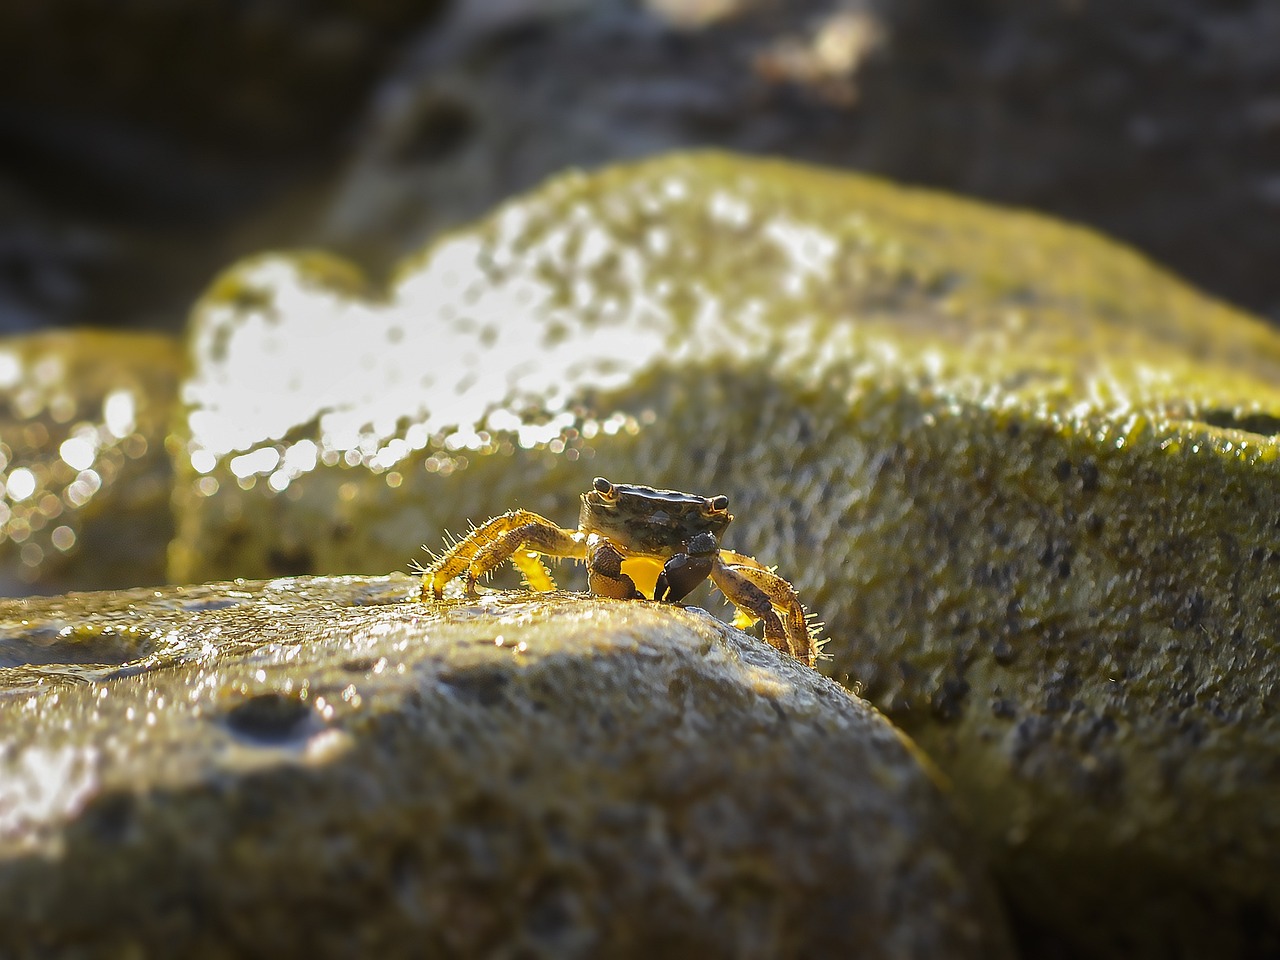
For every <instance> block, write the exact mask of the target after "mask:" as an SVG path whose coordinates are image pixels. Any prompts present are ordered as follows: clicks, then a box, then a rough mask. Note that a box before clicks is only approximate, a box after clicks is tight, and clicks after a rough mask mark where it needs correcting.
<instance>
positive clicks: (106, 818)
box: [80, 793, 137, 843]
mask: <svg viewBox="0 0 1280 960" xmlns="http://www.w3.org/2000/svg"><path fill="white" fill-rule="evenodd" d="M136 806H137V800H136V799H135V798H134V796H133V795H132V794H128V793H111V794H106V795H104V796H101V797H98V798H97V799H95V800H94V801H93V802H92V803H90V804H89V805H88V806H87V807H85V808H84V812H83V813H81V814H80V826H81V827H83V828H84V829H85V830H87V831H88V832H89V833H90V834H92V835H93V836H94V837H96V838H97V839H98V840H99V841H101V842H103V843H121V842H123V841H124V840H125V839H126V838H127V837H128V835H129V831H130V829H131V828H132V826H133V822H134V813H135V809H136Z"/></svg>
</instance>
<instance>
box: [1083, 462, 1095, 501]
mask: <svg viewBox="0 0 1280 960" xmlns="http://www.w3.org/2000/svg"><path fill="white" fill-rule="evenodd" d="M1080 489H1081V490H1083V491H1084V492H1085V493H1093V492H1094V491H1095V490H1097V489H1098V464H1097V463H1096V462H1095V461H1094V459H1093V458H1092V457H1089V458H1088V459H1086V460H1085V461H1084V462H1083V463H1081V464H1080Z"/></svg>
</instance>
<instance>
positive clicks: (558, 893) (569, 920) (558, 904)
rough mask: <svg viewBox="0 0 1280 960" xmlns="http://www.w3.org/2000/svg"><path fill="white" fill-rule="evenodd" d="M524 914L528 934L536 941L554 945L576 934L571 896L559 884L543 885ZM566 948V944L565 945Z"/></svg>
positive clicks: (535, 893)
mask: <svg viewBox="0 0 1280 960" xmlns="http://www.w3.org/2000/svg"><path fill="white" fill-rule="evenodd" d="M530 899H531V902H530V903H529V906H528V909H527V910H526V911H525V912H524V915H525V923H526V924H527V925H528V928H529V933H530V934H531V935H532V936H533V937H535V938H536V939H538V940H541V941H544V942H546V941H550V942H551V943H555V942H556V941H559V940H562V939H564V938H565V937H566V935H571V934H574V933H576V932H577V926H578V925H577V924H575V923H574V913H575V911H574V910H573V895H572V893H570V891H569V890H567V889H565V888H564V887H563V886H562V885H560V884H559V883H544V884H543V885H542V887H540V888H539V889H538V890H536V891H535V892H534V894H533V896H532V898H530ZM565 945H566V946H568V944H567V943H566V944H565Z"/></svg>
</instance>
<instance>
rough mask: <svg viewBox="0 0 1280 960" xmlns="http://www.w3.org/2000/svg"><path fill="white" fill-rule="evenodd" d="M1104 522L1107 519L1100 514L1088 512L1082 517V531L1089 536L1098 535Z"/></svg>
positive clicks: (1105, 522)
mask: <svg viewBox="0 0 1280 960" xmlns="http://www.w3.org/2000/svg"><path fill="white" fill-rule="evenodd" d="M1106 524H1107V521H1106V520H1104V519H1103V517H1102V516H1101V515H1100V514H1097V513H1093V512H1090V513H1088V514H1087V515H1086V516H1085V518H1084V532H1085V533H1087V534H1089V536H1091V537H1096V536H1099V535H1101V533H1102V528H1103V527H1105V526H1106Z"/></svg>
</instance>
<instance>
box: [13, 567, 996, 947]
mask: <svg viewBox="0 0 1280 960" xmlns="http://www.w3.org/2000/svg"><path fill="white" fill-rule="evenodd" d="M415 588H416V583H415V582H414V581H412V580H410V579H408V578H405V577H391V578H372V579H358V578H334V579H293V580H279V581H272V582H266V583H255V582H237V583H233V584H220V585H219V584H215V585H210V586H205V587H186V588H183V587H174V588H166V589H163V590H157V591H149V590H148V591H143V590H139V591H124V592H116V593H111V594H104V595H94V594H83V595H69V596H66V597H61V598H52V599H48V600H27V601H5V602H3V603H0V638H2V639H0V643H2V644H3V645H2V646H0V657H2V658H3V660H0V662H2V663H4V664H5V665H4V666H3V667H0V725H2V726H3V728H4V729H5V730H6V737H5V743H4V746H3V748H0V772H2V775H0V903H2V904H3V907H0V915H2V916H3V918H4V923H3V925H0V949H2V950H3V952H4V953H5V955H6V956H14V957H28V956H30V957H36V956H39V957H71V956H89V955H93V956H116V955H121V954H141V955H147V954H155V953H161V952H163V953H174V952H181V953H184V954H185V955H199V956H224V955H225V956H233V955H234V956H244V955H246V954H253V955H258V954H270V955H273V956H303V955H315V954H317V953H318V954H321V955H336V954H339V953H341V954H344V955H350V954H353V953H359V954H370V953H377V954H378V955H386V956H422V955H424V954H430V955H450V956H477V955H481V954H485V955H494V954H500V955H508V954H515V953H519V954H520V955H528V956H547V957H575V956H583V957H586V956H604V955H607V956H654V955H656V954H657V953H659V952H660V953H661V954H662V955H664V956H762V957H763V956H833V955H854V954H856V955H858V956H868V957H881V956H883V957H902V956H937V957H1000V956H1008V955H1010V954H1009V951H1008V943H1007V937H1006V934H1005V931H1004V927H1003V921H1002V919H1001V916H1000V912H999V910H998V908H997V907H995V906H994V901H993V896H992V894H991V891H990V889H989V888H988V886H987V885H986V884H987V881H986V878H985V876H984V874H983V873H982V870H981V866H980V862H979V861H978V860H977V859H976V858H975V857H974V856H973V851H972V847H971V843H970V839H969V838H968V837H967V836H966V835H965V833H964V831H963V830H962V829H960V828H959V827H958V826H957V825H956V823H955V821H954V819H953V818H952V816H951V811H950V809H949V806H948V804H947V802H946V800H945V798H944V795H943V793H942V790H941V789H940V788H939V786H938V785H937V783H935V781H934V780H933V779H932V777H931V776H930V774H929V773H928V771H927V769H926V768H925V767H923V766H922V765H921V763H920V761H919V758H918V754H917V753H916V752H915V751H914V748H912V747H911V746H910V744H909V743H908V742H907V741H906V740H905V739H904V738H903V737H902V736H901V735H900V734H898V733H897V732H896V731H894V730H893V729H892V728H891V727H890V726H889V725H888V724H887V723H886V722H885V721H884V720H883V719H882V718H881V717H880V716H879V715H878V714H876V713H875V712H874V711H873V710H872V709H870V708H869V707H868V706H867V705H866V704H865V703H864V702H862V701H860V700H858V699H856V698H854V697H852V696H851V695H849V694H847V693H846V692H845V691H843V690H842V689H840V688H839V687H838V686H836V685H835V684H833V683H831V682H830V681H827V680H825V679H823V678H821V677H819V676H818V675H817V674H815V673H813V672H812V671H809V670H808V669H807V668H803V667H800V666H798V665H797V664H795V663H794V662H793V661H790V660H788V659H786V658H784V657H780V656H778V655H777V654H776V653H775V652H774V651H772V650H771V649H769V648H767V647H765V646H764V645H763V644H760V643H759V642H757V641H754V640H752V639H750V638H748V637H746V636H745V635H743V634H741V633H739V632H737V631H734V630H732V629H729V628H726V627H724V626H723V625H721V624H720V623H718V622H717V621H715V620H713V619H712V618H710V617H708V616H706V615H705V614H702V613H701V612H698V611H694V610H682V609H680V608H677V607H673V606H669V605H657V604H640V603H637V604H628V603H619V602H608V601H593V600H588V599H586V598H583V597H580V596H569V595H548V596H543V597H538V598H530V597H529V596H528V595H526V594H513V595H505V596H498V595H493V596H489V597H487V598H485V599H483V600H481V601H479V602H476V603H464V604H455V605H447V604H446V605H444V606H431V607H428V606H425V605H423V604H420V603H417V602H415V601H413V600H411V599H409V598H410V597H412V596H413V594H414V590H415ZM70 904H74V909H68V905H70Z"/></svg>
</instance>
